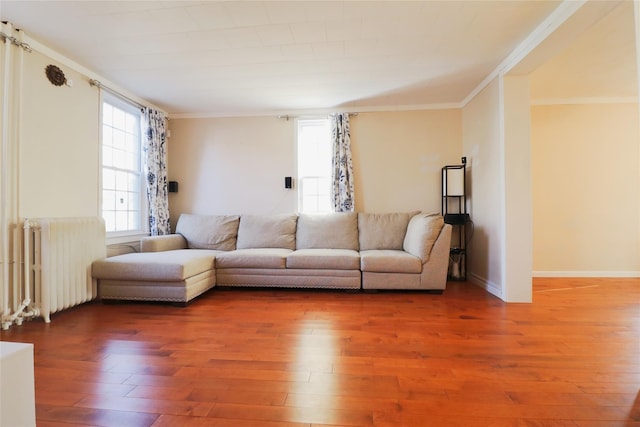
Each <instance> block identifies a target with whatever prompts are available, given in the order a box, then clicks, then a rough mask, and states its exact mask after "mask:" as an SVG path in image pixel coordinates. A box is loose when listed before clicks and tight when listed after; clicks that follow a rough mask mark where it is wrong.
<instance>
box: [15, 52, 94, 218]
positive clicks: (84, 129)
mask: <svg viewBox="0 0 640 427" xmlns="http://www.w3.org/2000/svg"><path fill="white" fill-rule="evenodd" d="M48 64H54V65H57V66H59V67H60V68H61V69H62V70H63V71H64V72H65V74H66V76H67V79H71V80H73V81H74V85H73V87H68V86H54V85H52V84H51V83H49V81H48V80H47V77H46V76H45V72H44V69H45V67H46V66H47V65H48ZM23 79H24V87H23V103H22V112H21V124H22V125H21V126H20V166H19V167H20V171H19V177H20V178H19V182H20V185H19V187H20V190H19V205H20V207H19V211H20V212H19V214H20V216H21V217H32V218H33V217H70V216H95V215H99V211H98V202H99V191H98V188H99V187H98V183H99V181H98V179H99V130H100V126H99V111H98V108H99V98H98V97H99V92H98V90H97V89H96V88H94V87H91V86H89V84H88V79H87V78H86V77H83V76H82V75H80V74H79V73H77V72H75V71H74V70H72V69H70V68H69V67H66V66H64V65H61V64H59V63H57V62H55V61H54V60H52V59H51V58H49V57H47V56H45V55H44V54H42V53H39V52H37V51H35V50H34V51H33V52H31V53H26V54H25V61H24V74H23Z"/></svg>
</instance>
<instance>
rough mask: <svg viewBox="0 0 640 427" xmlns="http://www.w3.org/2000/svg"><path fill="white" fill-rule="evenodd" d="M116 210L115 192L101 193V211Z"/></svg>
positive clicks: (105, 191)
mask: <svg viewBox="0 0 640 427" xmlns="http://www.w3.org/2000/svg"><path fill="white" fill-rule="evenodd" d="M115 208H116V192H115V191H113V190H103V191H102V209H104V210H108V211H112V210H115Z"/></svg>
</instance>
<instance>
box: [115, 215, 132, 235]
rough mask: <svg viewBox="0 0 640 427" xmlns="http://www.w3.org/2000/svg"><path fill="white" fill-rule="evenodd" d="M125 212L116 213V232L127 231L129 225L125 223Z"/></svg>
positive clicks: (126, 217) (126, 216)
mask: <svg viewBox="0 0 640 427" xmlns="http://www.w3.org/2000/svg"><path fill="white" fill-rule="evenodd" d="M127 219H128V215H127V211H117V212H116V231H124V230H129V223H128V222H127Z"/></svg>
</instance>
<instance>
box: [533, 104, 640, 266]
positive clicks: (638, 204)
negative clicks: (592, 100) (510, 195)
mask: <svg viewBox="0 0 640 427" xmlns="http://www.w3.org/2000/svg"><path fill="white" fill-rule="evenodd" d="M639 128H640V127H639V123H638V105H637V104H588V105H550V106H535V107H533V108H532V173H533V232H534V234H533V270H534V274H537V275H556V276H557V275H560V276H562V275H579V276H585V275H590V274H591V275H597V276H601V275H613V276H616V275H622V276H625V275H633V273H634V272H635V275H636V276H637V275H638V274H639V273H640V236H639V235H638V230H640V224H638V221H640V201H639V199H640V188H639V182H640V164H639V163H640V153H639V150H640V143H639V141H640V135H639Z"/></svg>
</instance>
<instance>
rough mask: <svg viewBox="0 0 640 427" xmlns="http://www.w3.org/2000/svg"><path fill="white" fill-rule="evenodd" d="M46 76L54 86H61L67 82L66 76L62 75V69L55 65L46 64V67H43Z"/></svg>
mask: <svg viewBox="0 0 640 427" xmlns="http://www.w3.org/2000/svg"><path fill="white" fill-rule="evenodd" d="M44 72H45V74H46V75H47V78H48V79H49V81H50V82H51V84H53V85H55V86H62V85H63V84H65V83H66V82H67V78H66V77H65V75H64V71H62V70H61V69H60V68H58V67H56V66H55V65H47V68H45V69H44Z"/></svg>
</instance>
